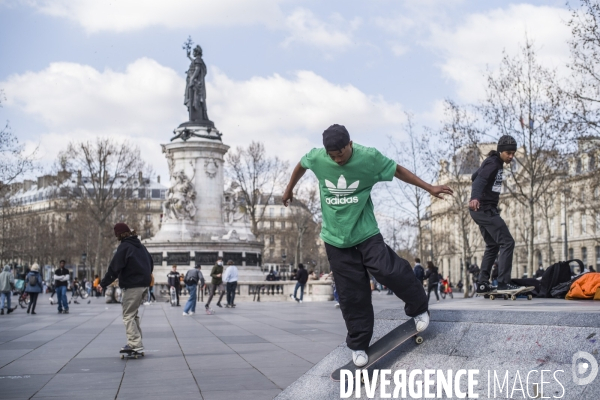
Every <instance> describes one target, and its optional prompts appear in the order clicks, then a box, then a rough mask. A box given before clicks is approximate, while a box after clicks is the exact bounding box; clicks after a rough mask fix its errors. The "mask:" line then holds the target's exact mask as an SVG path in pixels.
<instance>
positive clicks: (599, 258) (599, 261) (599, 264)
mask: <svg viewBox="0 0 600 400" xmlns="http://www.w3.org/2000/svg"><path fill="white" fill-rule="evenodd" d="M598 268H600V246H596V271H598Z"/></svg>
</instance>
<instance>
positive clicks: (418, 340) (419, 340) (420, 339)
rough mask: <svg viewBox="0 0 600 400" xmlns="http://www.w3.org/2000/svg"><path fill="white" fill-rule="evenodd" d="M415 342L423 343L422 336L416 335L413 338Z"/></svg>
mask: <svg viewBox="0 0 600 400" xmlns="http://www.w3.org/2000/svg"><path fill="white" fill-rule="evenodd" d="M415 343H416V344H421V343H423V338H422V337H421V336H417V337H416V338H415Z"/></svg>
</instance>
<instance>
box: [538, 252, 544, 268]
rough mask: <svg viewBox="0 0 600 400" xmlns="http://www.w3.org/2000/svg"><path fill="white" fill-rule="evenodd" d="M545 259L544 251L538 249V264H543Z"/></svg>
mask: <svg viewBox="0 0 600 400" xmlns="http://www.w3.org/2000/svg"><path fill="white" fill-rule="evenodd" d="M543 261H544V258H543V257H542V252H541V251H538V252H537V262H538V265H543Z"/></svg>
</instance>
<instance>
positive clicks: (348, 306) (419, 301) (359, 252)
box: [325, 234, 428, 350]
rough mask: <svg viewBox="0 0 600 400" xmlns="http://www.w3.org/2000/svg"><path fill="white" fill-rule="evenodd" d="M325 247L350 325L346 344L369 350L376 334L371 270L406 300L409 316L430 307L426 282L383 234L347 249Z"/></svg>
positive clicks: (345, 319) (353, 348)
mask: <svg viewBox="0 0 600 400" xmlns="http://www.w3.org/2000/svg"><path fill="white" fill-rule="evenodd" d="M325 249H326V251H327V258H328V260H329V264H330V266H331V271H332V272H333V278H334V280H335V286H336V289H337V292H338V296H339V298H340V309H341V310H342V316H343V317H344V321H345V322H346V329H348V335H347V336H346V344H347V345H348V347H349V348H350V349H351V350H366V349H367V348H368V347H369V342H370V341H371V337H372V336H373V324H374V323H375V317H374V314H373V306H372V304H371V285H370V280H369V273H370V274H371V275H373V276H374V277H375V279H376V280H377V282H380V283H381V284H383V285H384V286H386V287H388V288H389V289H391V290H392V291H393V292H394V294H395V295H396V296H398V297H399V298H400V299H401V300H402V301H404V303H405V305H404V312H405V313H406V315H408V316H409V317H416V316H417V315H420V314H422V313H424V312H426V311H427V309H428V302H427V296H426V295H425V291H424V290H423V285H422V284H421V283H420V282H419V281H418V280H417V278H416V277H415V274H414V272H413V270H412V268H411V266H410V264H409V263H408V261H406V260H404V259H402V258H400V257H399V256H398V255H397V254H396V253H395V252H394V250H392V249H391V248H390V247H389V246H387V245H386V244H385V242H384V241H383V237H382V236H381V234H377V235H375V236H373V237H370V238H369V239H367V240H365V241H364V242H362V243H359V244H358V245H356V246H353V247H348V248H344V249H341V248H338V247H335V246H332V245H330V244H327V243H325Z"/></svg>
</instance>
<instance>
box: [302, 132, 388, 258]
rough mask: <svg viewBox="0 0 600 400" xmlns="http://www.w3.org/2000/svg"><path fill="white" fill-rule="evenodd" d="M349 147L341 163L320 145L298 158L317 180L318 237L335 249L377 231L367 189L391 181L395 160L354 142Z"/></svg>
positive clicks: (375, 233) (352, 243) (355, 243)
mask: <svg viewBox="0 0 600 400" xmlns="http://www.w3.org/2000/svg"><path fill="white" fill-rule="evenodd" d="M352 147H353V153H352V156H351V157H350V159H349V160H348V162H347V163H346V164H345V165H342V166H340V165H338V164H337V163H336V162H335V161H333V160H332V159H331V158H330V157H329V155H328V154H327V151H326V150H325V149H324V148H319V149H312V150H311V151H310V152H308V153H307V154H306V155H305V156H304V157H302V160H301V161H300V164H301V165H302V167H303V168H306V169H310V170H312V171H313V172H314V173H315V175H316V176H317V179H318V180H319V190H320V191H321V210H322V214H323V227H322V229H321V239H323V240H324V241H325V242H326V243H328V244H330V245H332V246H335V247H339V248H346V247H352V246H356V245H357V244H359V243H361V242H363V241H365V240H366V239H368V238H370V237H372V236H374V235H377V234H378V233H379V227H378V226H377V220H376V219H375V214H374V213H373V202H372V201H371V188H372V187H373V185H375V184H376V183H377V182H382V181H391V180H392V179H393V178H394V174H395V172H396V162H395V161H394V160H391V159H389V158H387V157H385V156H384V155H383V154H381V153H380V152H379V151H378V150H377V149H374V148H372V147H365V146H361V145H359V144H356V143H353V144H352Z"/></svg>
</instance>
